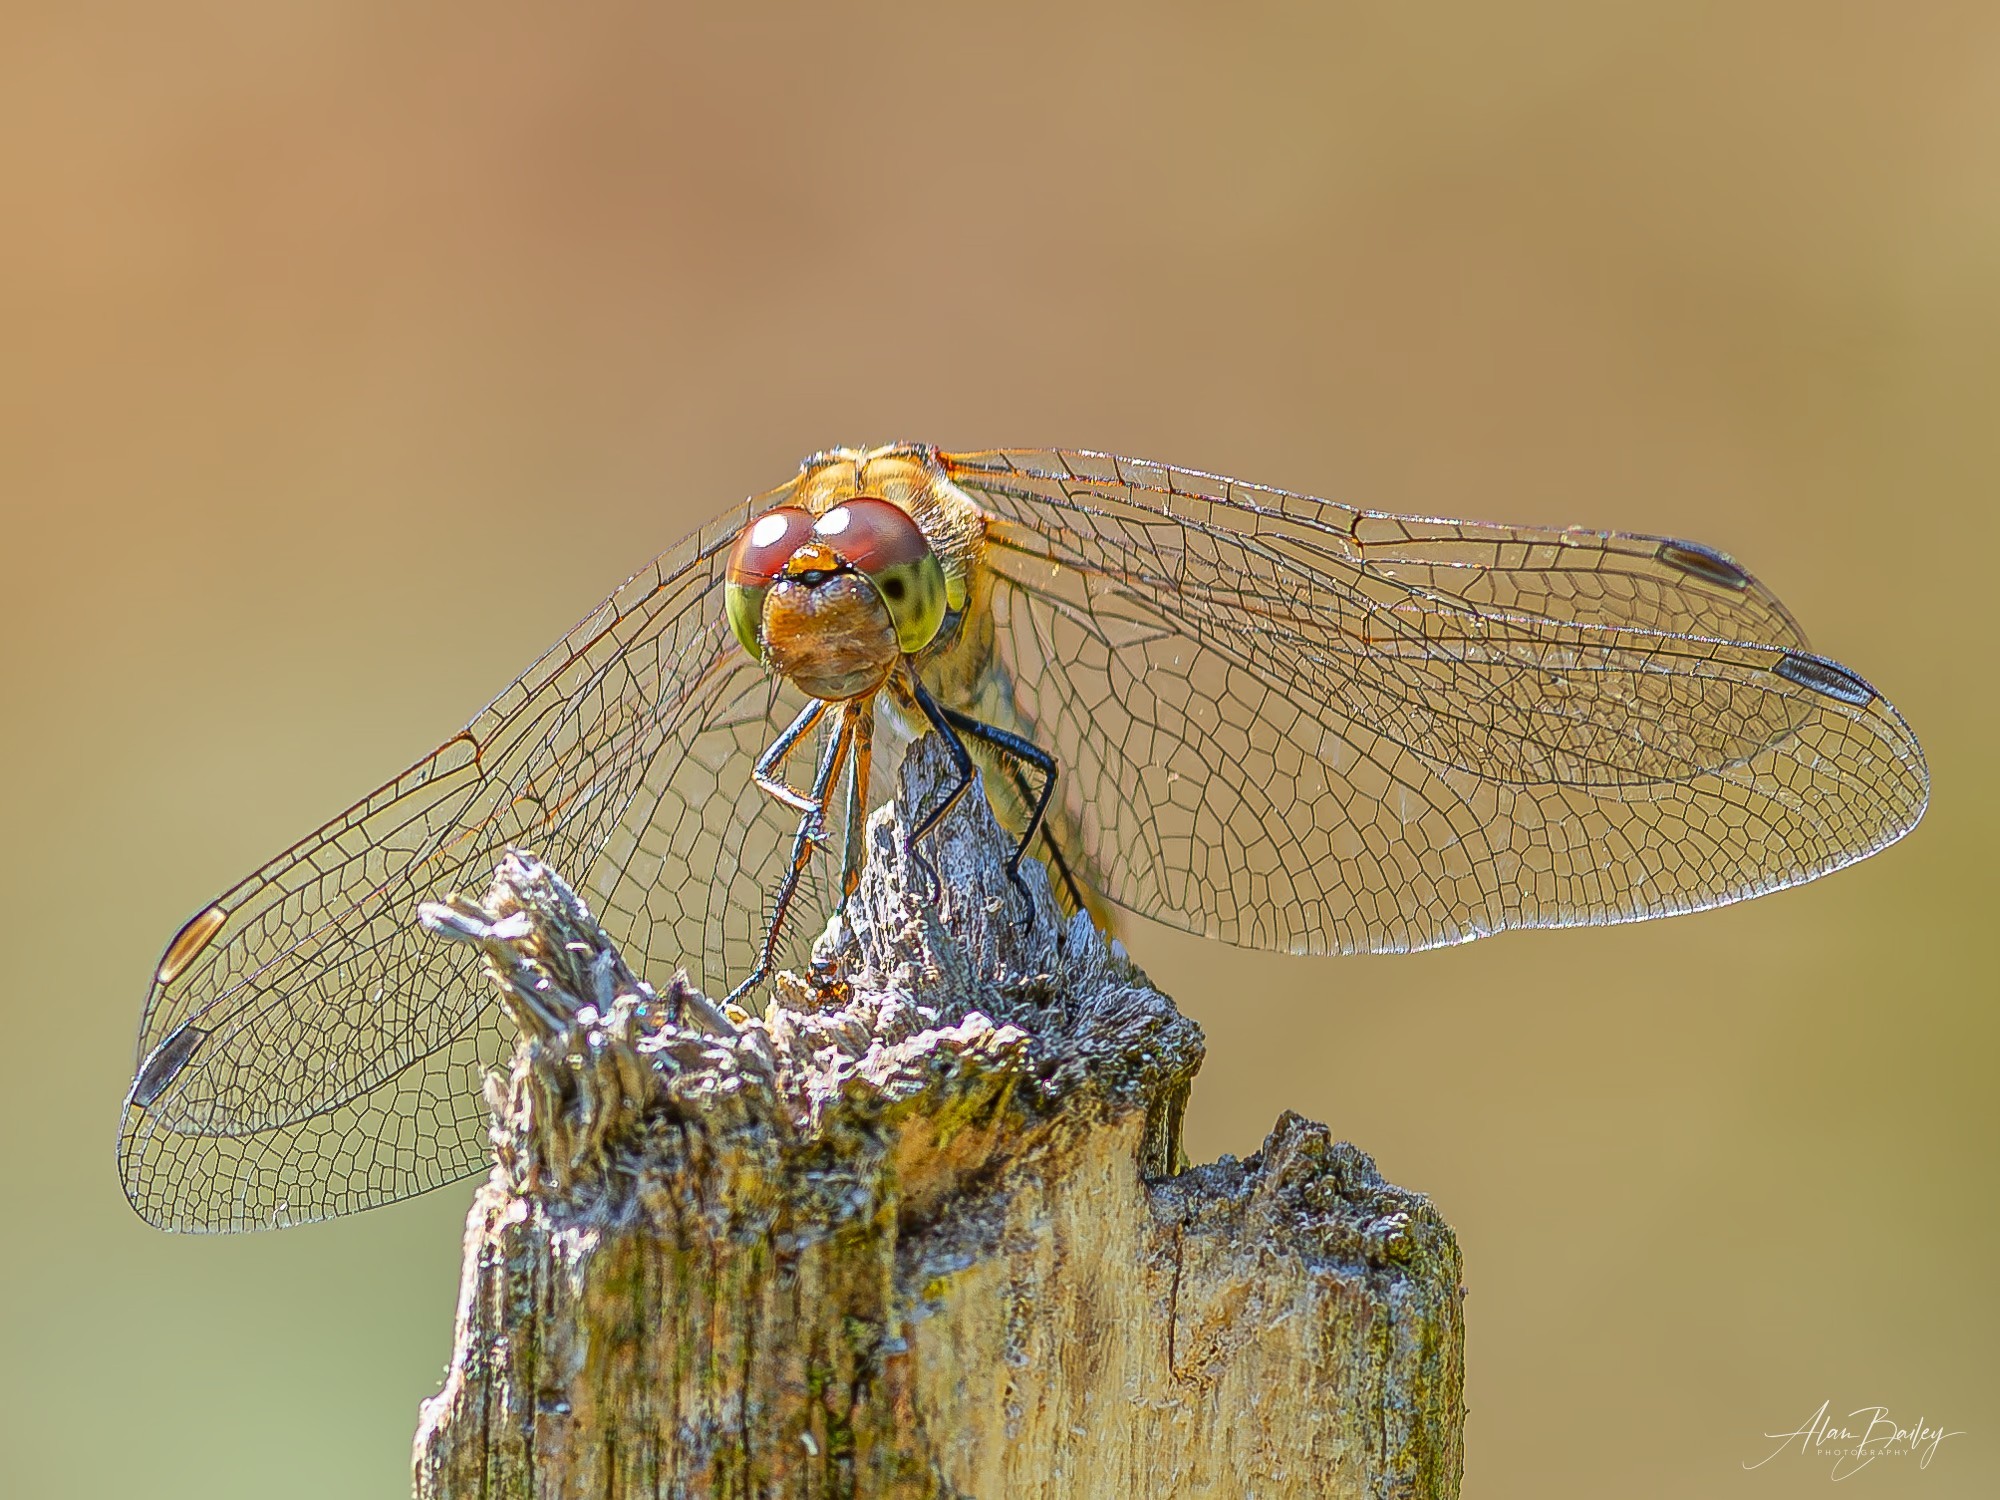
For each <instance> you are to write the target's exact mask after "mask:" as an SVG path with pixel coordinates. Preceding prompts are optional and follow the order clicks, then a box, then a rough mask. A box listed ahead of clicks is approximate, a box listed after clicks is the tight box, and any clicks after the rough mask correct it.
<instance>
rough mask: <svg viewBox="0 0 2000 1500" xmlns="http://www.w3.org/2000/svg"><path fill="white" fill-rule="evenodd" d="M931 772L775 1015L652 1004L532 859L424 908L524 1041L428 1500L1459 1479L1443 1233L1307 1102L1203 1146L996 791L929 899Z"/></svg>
mask: <svg viewBox="0 0 2000 1500" xmlns="http://www.w3.org/2000/svg"><path fill="white" fill-rule="evenodd" d="M945 774H946V762H945V761H944V758H943V756H942V755H941V754H940V753H938V751H937V748H936V746H935V742H934V741H933V740H926V741H922V742H919V744H918V745H917V746H916V747H915V748H914V749H913V750H912V751H911V754H910V756H909V758H908V759H907V761H906V762H905V765H904V768H903V773H902V776H901V787H900V792H899V796H898V798H897V801H896V803H895V804H894V805H892V806H889V807H886V808H884V809H883V810H882V811H881V812H879V813H877V814H876V816H875V818H874V819H873V820H871V822H870V825H869V828H868V845H869V850H868V852H869V861H868V866H867V871H866V874H865V875H864V877H863V882H862V886H861V889H860V891H859V892H858V893H857V894H856V896H855V897H854V898H853V899H852V900H851V901H850V902H849V904H848V907H847V910H846V912H845V913H844V915H843V916H841V917H837V918H835V919H834V921H833V922H832V923H831V924H830V925H829V928H828V930H827V933H826V934H825V935H824V936H823V937H822V938H821V940H820V944H819V947H818V950H817V957H818V959H819V961H820V963H819V966H818V968H817V969H816V975H817V978H815V979H804V980H794V979H785V980H782V981H781V982H780V983H779V984H778V986H777V994H776V998H775V1000H774V1003H773V1004H772V1006H771V1008H770V1010H769V1012H768V1014H767V1015H765V1016H762V1017H752V1016H749V1015H746V1014H744V1013H743V1012H741V1011H732V1012H725V1011H724V1010H722V1009H720V1008H718V1007H717V1006H715V1005H714V1004H712V1003H711V1002H709V1001H708V1000H706V999H705V998H703V997H701V996H699V995H697V994H695V993H693V992H692V991H691V990H689V989H688V988H687V986H686V985H685V983H684V982H683V981H681V980H679V979H678V978H677V979H676V980H675V981H674V982H673V983H670V984H668V985H666V986H665V987H664V988H663V989H661V990H660V991H659V992H657V993H656V992H654V991H653V990H651V989H649V988H648V987H646V986H645V985H644V984H643V983H641V982H640V980H639V978H638V976H636V975H634V974H633V973H632V972H631V971H630V970H629V968H627V967H626V965H625V964H624V962H623V960H622V959H620V958H619V957H618V955H617V953H616V950H615V949H614V948H613V946H612V944H611V943H610V941H609V940H608V939H607V938H606V937H605V935H604V933H603V932H602V931H601V930H600V929H599V928H598V927H597V925H596V923H595V922H594V921H593V920H592V919H591V917H590V916H589V914H588V913H587V912H586V911H585V910H584V909H583V907H582V906H581V904H580V903H579V902H578V901H577V899H576V897H575V896H574V895H573V894H572V893H571V892H570V891H569V889H568V888H567V887H566V886H564V885H563V884H562V883H561V881H560V879H559V878H558V877H557V875H556V874H555V872H553V871H551V870H549V869H547V868H546V867H545V866H542V865H541V864H540V863H539V862H538V861H536V860H534V859H533V858H532V857H531V856H523V855H520V854H510V855H509V856H508V859H507V861H506V862H505V863H504V864H503V865H502V867H501V869H500V871H499V872H498V874H497V875H496V879H495V883H494V886H493V889H492V890H491V891H490V892H489V893H488V894H487V895H486V897H485V898H484V899H483V900H481V901H479V902H477V903H474V902H470V901H466V900H455V901H454V902H453V903H452V905H451V906H450V907H448V908H446V907H432V908H427V910H426V912H425V921H426V924H427V925H428V926H430V927H432V928H433V930H436V931H439V932H441V933H442V934H444V935H446V936H450V937H456V938H458V939H460V940H462V941H469V942H473V943H476V944H477V945H478V946H479V947H480V948H481V949H482V951H483V952H484V954H485V956H486V960H487V969H488V973H489V975H490V977H491V978H492V979H493V981H494V982H495V983H496V984H497V985H498V986H499V989H500V993H501V997H502V1000H503V1002H504V1003H506V1004H507V1006H508V1008H509V1010H510V1012H511V1013H512V1014H513V1015H514V1017H515V1019H516V1022H517V1023H518V1024H519V1025H520V1027H521V1028H522V1032H523V1039H522V1042H521V1045H520V1047H519V1050H518V1052H517V1054H516V1057H515V1060H514V1063H513V1066H512V1071H511V1074H510V1075H509V1076H508V1077H507V1078H505V1079H504V1080H502V1079H495V1080H494V1081H493V1082H492V1083H491V1084H490V1085H489V1089H488V1094H489V1099H490V1101H491V1103H492V1105H493V1110H494V1126H493V1135H494V1147H495V1159H496V1160H495V1168H494V1172H493V1175H492V1178H491V1180H490V1181H489V1182H488V1183H487V1184H486V1185H485V1186H484V1187H483V1188H482V1189H481V1190H480V1192H479V1194H478V1197H477V1198H476V1200H475V1202H474V1204H473V1207H472V1212H471V1215H470V1218H469V1220H468V1222H467V1226H466V1240H465V1265H464V1274H463V1281H462V1285H461V1290H460V1296H459V1306H458V1317H457V1328H456V1334H455V1340H454V1347H453V1352H452V1359H451V1366H450V1373H449V1375H448V1377H447V1379H446V1382H445V1386H444V1389H443V1390H442V1391H441V1392H440V1393H439V1394H438V1395H437V1396H435V1397H433V1398H432V1399H430V1400H429V1401H427V1402H425V1403H424V1406H423V1410H422V1415H421V1421H420V1426H419V1431H418V1434H417V1442H416V1455H415V1479H416V1492H417V1494H418V1496H420V1497H424V1500H457V1497H472V1496H479V1497H487V1500H500V1497H523V1500H526V1497H537V1500H544V1497H546V1500H554V1497H585V1496H588V1497H602V1500H625V1497H637V1496H741V1497H750V1496H911V1497H916V1496H924V1497H931V1496H987V1497H991V1496H1032V1497H1049V1500H1054V1497H1058V1496H1061V1497H1069V1500H1074V1497H1097V1496H1106V1497H1110V1496H1116V1497H1119V1500H1129V1497H1133V1496H1175V1497H1180V1496H1226V1497H1238V1496H1242V1497H1249V1496H1284V1495H1334V1496H1398V1497H1403V1496H1408V1497H1434V1496H1436V1497H1443V1496H1452V1495H1455V1494H1456V1493H1457V1490H1458V1481H1459V1473H1460V1467H1461V1435H1462V1422H1463V1405H1462V1401H1461V1395H1460V1392H1461V1383H1462V1371H1463V1352H1462V1351H1463V1322H1462V1302H1461V1298H1462V1288H1461V1287H1460V1283H1459V1273H1460V1263H1459V1255H1458V1248H1457V1245H1456V1243H1455V1241H1454V1239H1453V1237H1452V1234H1451V1230H1450V1228H1449V1227H1448V1226H1447V1225H1446V1224H1445V1223H1444V1221H1443V1220H1442V1219H1441V1218H1440V1217H1439V1215H1438V1214H1437V1213H1436V1211H1435V1210H1434V1209H1433V1208H1432V1207H1431V1205H1430V1203H1429V1202H1428V1201H1427V1200H1426V1199H1424V1198H1423V1197H1421V1196H1419V1195H1417V1194H1415V1193H1410V1192H1407V1191H1405V1190H1403V1189H1401V1188H1397V1187H1394V1186H1392V1185H1390V1184H1388V1183H1386V1182H1384V1181H1383V1180H1382V1177H1381V1175H1380V1174H1379V1173H1378V1172H1377V1171H1376V1169H1375V1166H1374V1163H1373V1162H1372V1161H1370V1159H1369V1158H1368V1157H1367V1156H1366V1155H1365V1154H1363V1153H1362V1152H1360V1151H1358V1150H1356V1149H1355V1148H1354V1147H1352V1146H1350V1145H1347V1144H1345V1143H1342V1142H1336V1141H1334V1140H1333V1139H1332V1137H1331V1136H1330V1135H1329V1133H1328V1132H1327V1130H1326V1129H1325V1127H1323V1126H1320V1125H1315V1124H1311V1123H1309V1122H1307V1121H1305V1120H1303V1119H1301V1118H1299V1117H1298V1116H1297V1115H1295V1114H1292V1113H1290V1112H1286V1113H1285V1114H1283V1115H1281V1116H1280V1117H1279V1119H1278V1121H1277V1124H1276V1125H1275V1127H1274V1128H1273V1129H1272V1131H1271V1134H1270V1136H1269V1138H1268V1139H1267V1140H1266V1141H1265V1143H1264V1146H1263V1149H1262V1150H1260V1151H1258V1152H1257V1153H1256V1154H1255V1155H1253V1156H1251V1157H1250V1158H1248V1159H1247V1160H1244V1161H1237V1160H1234V1159H1233V1158H1229V1157H1224V1158H1223V1159H1222V1160H1221V1161H1219V1162H1216V1163H1214V1164H1213V1165H1210V1166H1204V1167H1196V1168H1192V1169H1188V1167H1187V1164H1186V1162H1185V1160H1184V1158H1183V1155H1182V1152H1181V1145H1180V1122H1181V1115H1182V1111H1183V1109H1184V1107H1185V1104H1186V1100H1187V1096H1188V1089H1189V1084H1190V1082H1191V1080H1192V1078H1193V1076H1194V1073H1195V1071H1196V1069H1197V1068H1198V1067H1199V1066H1200V1063H1201V1057H1202V1043H1201V1036H1200V1032H1199V1030H1198V1028H1197V1027H1196V1026H1195V1025H1194V1024H1193V1023H1192V1022H1190V1021H1188V1020H1187V1019H1186V1018H1184V1017H1182V1016H1181V1015H1179V1014H1178V1013H1177V1012H1176V1011H1175V1010H1174V1008H1173V1006H1172V1004H1171V1002H1169V1001H1168V1000H1167V998H1166V997H1165V996H1164V995H1162V994H1161V993H1160V992H1159V991H1158V990H1156V989H1154V988H1153V986H1152V985H1151V984H1150V983H1149V982H1148V981H1147V979H1146V977H1145V976H1144V975H1143V974H1142V973H1140V972H1139V970H1138V969H1137V968H1136V967H1134V966H1133V965H1132V964H1131V963H1130V962H1129V960H1128V959H1127V958H1126V956H1125V954H1124V952H1123V951H1122V949H1121V948H1120V947H1119V945H1117V944H1116V943H1115V942H1107V941H1105V940H1104V939H1103V938H1102V937H1101V936H1100V935H1099V933H1098V932H1097V931H1096V930H1095V929H1094V928H1093V927H1092V925H1091V923H1090V920H1089V918H1088V916H1087V915H1079V916H1077V917H1076V918H1075V919H1073V920H1070V921H1068V922H1064V921H1063V919H1062V918H1061V916H1060V913H1059V911H1058V909H1057V907H1056V905H1055V903H1054V901H1053V899H1052V897H1051V895H1050V890H1049V885H1048V881H1047V879H1046V877H1045V876H1044V875H1043V873H1042V872H1041V869H1040V867H1039V866H1037V865H1035V864H1034V863H1033V862H1032V861H1029V862H1027V863H1025V864H1024V867H1023V870H1022V877H1023V879H1024V880H1025V881H1026V883H1027V885H1028V889H1029V893H1030V899H1031V901H1032V905H1033V911H1032V918H1031V920H1024V914H1025V913H1026V910H1027V908H1026V905H1025V904H1024V902H1023V899H1022V897H1021V896H1020V895H1019V894H1018V893H1017V891H1016V889H1015V888H1014V887H1013V886H1012V885H1011V884H1010V882H1009V879H1008V876H1007V872H1006V868H1005V859H1006V855H1007V853H1008V852H1009V847H1010V844H1009V840H1008V838H1007V837H1006V836H1005V835H1004V834H1002V833H1001V832H1000V830H999V829H998V828H996V827H995V826H994V824H993V821H992V816H991V813H990V811H989V810H988V808H987V806H986V802H985V799H984V798H983V797H982V796H980V795H978V794H977V793H976V791H975V794H974V795H971V796H968V797H967V798H966V799H965V800H964V801H963V802H962V803H961V805H960V808H959V809H958V811H956V812H955V813H954V814H953V815H952V817H951V818H950V819H948V820H947V822H946V824H945V825H944V827H943V829H942V830H941V831H940V834H939V836H938V838H937V841H936V849H935V852H934V853H931V852H930V851H928V850H927V851H926V852H927V855H928V857H929V858H931V859H932V860H933V862H934V863H935V865H936V867H937V870H938V873H939V875H940V877H941V880H940V890H939V892H938V895H937V898H936V899H933V895H932V891H931V889H930V886H929V883H928V881H927V880H926V878H925V875H924V872H923V871H922V869H921V868H919V867H915V866H913V865H912V863H911V861H910V860H909V858H908V856H907V852H906V850H905V848H904V842H903V830H904V828H905V826H906V825H907V823H908V821H909V810H910V809H911V808H912V807H913V806H914V807H926V806H930V805H933V801H934V799H935V798H936V796H937V795H938V792H939V789H940V787H941V786H942V784H943V781H944V778H945Z"/></svg>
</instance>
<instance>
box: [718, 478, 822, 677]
mask: <svg viewBox="0 0 2000 1500" xmlns="http://www.w3.org/2000/svg"><path fill="white" fill-rule="evenodd" d="M812 534H813V517H812V513H811V512H810V511H805V510H800V509H799V508H798V507H797V506H795V505H781V506H779V507H778V508H777V509H776V510H767V511H765V512H764V514H763V515H761V516H758V517H757V518H756V519H755V520H753V521H751V523H750V524H749V525H748V526H745V527H744V528H743V534H742V535H741V536H739V537H738V538H737V539H736V547H735V550H734V551H732V552H731V553H730V554H729V579H728V582H727V583H726V584H724V586H723V600H724V605H725V607H726V608H727V610H728V612H729V628H730V629H731V630H734V631H735V632H736V639H737V640H739V641H741V642H742V643H743V649H744V650H745V651H748V652H749V653H750V655H751V658H752V659H753V660H756V661H762V660H763V659H764V596H765V594H767V593H769V592H770V589H771V585H772V584H773V583H775V582H776V581H777V579H778V576H779V575H780V574H781V573H783V572H784V570H785V564H786V563H788V562H790V561H791V558H792V554H793V553H794V552H796V551H798V550H799V548H800V547H801V546H803V545H804V544H805V543H806V542H808V541H810V540H811V539H812Z"/></svg>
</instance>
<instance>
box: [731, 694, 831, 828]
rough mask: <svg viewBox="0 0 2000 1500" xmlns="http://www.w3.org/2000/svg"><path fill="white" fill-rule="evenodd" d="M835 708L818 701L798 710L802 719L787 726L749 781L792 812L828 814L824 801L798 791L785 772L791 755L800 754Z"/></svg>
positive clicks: (768, 749)
mask: <svg viewBox="0 0 2000 1500" xmlns="http://www.w3.org/2000/svg"><path fill="white" fill-rule="evenodd" d="M832 707H833V705H832V704H831V703H826V702H823V701H821V700H820V699H818V698H815V699H813V700H812V702H810V703H808V704H807V705H806V706H805V707H804V708H802V709H801V710H799V716H798V717H797V718H796V719H794V720H792V722H791V723H789V724H787V725H786V726H785V732H784V733H783V734H781V735H779V736H778V737H777V738H776V739H775V740H773V741H771V743H770V745H769V746H768V747H766V749H765V751H764V753H763V754H762V755H760V756H758V757H757V764H756V767H755V768H754V769H753V770H752V771H751V772H750V779H751V780H752V781H754V782H756V783H757V786H758V788H759V789H760V790H762V791H763V793H764V794H765V795H766V796H768V797H772V798H775V799H776V800H777V801H779V802H782V803H783V804H784V805H785V806H786V807H789V808H790V809H791V810H792V811H793V812H796V813H808V812H812V811H815V810H818V811H819V812H821V813H824V812H825V810H826V807H825V801H824V799H821V800H820V801H819V802H815V801H814V800H813V799H812V797H811V795H810V794H808V793H806V792H801V791H798V790H797V789H795V788H794V787H793V786H792V785H791V784H790V783H789V782H787V781H786V780H785V776H784V770H785V762H786V761H788V760H790V759H791V757H792V752H793V751H795V750H797V749H798V748H799V745H800V743H801V742H803V741H804V739H805V737H806V736H807V735H809V734H811V733H812V732H813V730H814V729H815V728H817V727H818V725H819V721H820V720H821V719H823V718H825V717H826V715H827V710H828V709H830V708H832Z"/></svg>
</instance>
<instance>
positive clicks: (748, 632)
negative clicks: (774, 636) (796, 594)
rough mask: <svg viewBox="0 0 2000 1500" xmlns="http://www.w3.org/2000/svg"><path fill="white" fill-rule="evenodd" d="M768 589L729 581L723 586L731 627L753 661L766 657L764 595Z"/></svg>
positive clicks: (723, 598)
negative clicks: (754, 587)
mask: <svg viewBox="0 0 2000 1500" xmlns="http://www.w3.org/2000/svg"><path fill="white" fill-rule="evenodd" d="M767 592H769V591H768V590H766V589H753V588H746V587H745V586H744V585H742V584H740V583H727V584H724V585H723V588H722V601H723V608H724V609H725V610H726V611H727V612H728V615H729V628H730V629H731V630H733V631H735V632H736V639H737V640H739V641H741V642H742V643H743V649H744V650H745V651H748V652H749V653H750V659H751V660H752V661H762V660H763V659H764V641H763V630H764V595H765V594H766V593H767Z"/></svg>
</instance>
